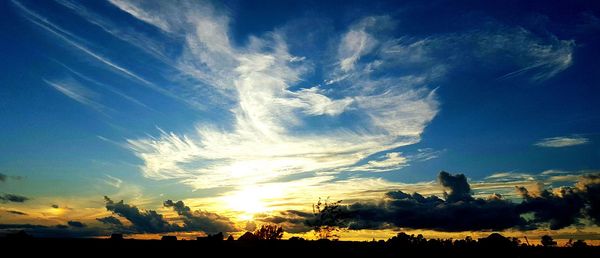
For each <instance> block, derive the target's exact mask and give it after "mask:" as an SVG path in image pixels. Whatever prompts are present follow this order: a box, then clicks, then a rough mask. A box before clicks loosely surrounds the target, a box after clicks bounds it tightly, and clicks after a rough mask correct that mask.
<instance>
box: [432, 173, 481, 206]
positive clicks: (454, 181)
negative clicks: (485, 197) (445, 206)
mask: <svg viewBox="0 0 600 258" xmlns="http://www.w3.org/2000/svg"><path fill="white" fill-rule="evenodd" d="M438 181H439V182H440V184H441V185H442V186H443V187H444V188H445V189H448V190H450V192H449V193H448V192H444V198H445V199H446V201H447V202H457V201H471V200H473V197H472V196H471V194H472V193H471V186H470V185H469V183H468V182H467V177H465V175H463V174H457V175H450V173H448V172H446V171H442V172H440V174H439V175H438Z"/></svg>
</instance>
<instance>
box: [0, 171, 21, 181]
mask: <svg viewBox="0 0 600 258" xmlns="http://www.w3.org/2000/svg"><path fill="white" fill-rule="evenodd" d="M8 179H12V180H21V179H23V177H22V176H9V175H6V174H3V173H0V182H6V181H7V180H8Z"/></svg>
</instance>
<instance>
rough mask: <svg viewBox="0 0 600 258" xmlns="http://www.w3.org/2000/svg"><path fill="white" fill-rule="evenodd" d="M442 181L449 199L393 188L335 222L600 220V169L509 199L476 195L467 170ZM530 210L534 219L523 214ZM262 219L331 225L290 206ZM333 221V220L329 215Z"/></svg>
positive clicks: (503, 225) (525, 224)
mask: <svg viewBox="0 0 600 258" xmlns="http://www.w3.org/2000/svg"><path fill="white" fill-rule="evenodd" d="M438 182H439V183H440V185H441V186H442V187H443V188H444V189H445V192H444V199H442V198H439V197H437V196H434V195H432V196H423V195H421V194H419V193H412V194H409V193H405V192H403V191H391V192H388V193H386V195H385V198H383V199H382V200H379V201H378V202H371V203H367V202H358V203H352V204H349V205H343V206H340V207H339V209H338V215H337V216H338V218H339V220H335V221H336V222H335V225H334V226H340V227H343V228H347V229H383V228H412V229H431V230H437V231H448V232H456V231H480V230H504V229H509V228H515V229H521V230H526V229H535V228H539V227H546V226H548V227H550V228H551V229H560V228H564V227H567V226H570V225H577V224H580V223H583V222H582V221H581V218H587V219H588V220H589V221H591V222H592V223H595V224H596V225H598V224H599V222H600V215H599V214H600V204H599V203H600V200H599V198H600V175H598V174H595V175H586V176H583V177H582V178H581V180H580V181H579V182H578V183H577V185H576V187H563V188H560V189H556V190H554V192H553V191H550V190H543V191H541V192H540V193H539V194H537V195H533V194H531V193H529V191H528V190H527V189H525V188H523V187H517V190H518V191H519V192H520V193H521V195H522V197H523V201H522V202H521V203H515V202H511V201H509V200H504V199H503V198H502V196H501V195H500V194H492V195H490V196H489V197H487V198H476V197H473V193H472V191H471V187H470V185H469V183H468V181H467V178H466V177H465V176H464V175H462V174H457V175H451V174H449V173H447V172H443V171H442V172H441V173H440V174H439V176H438ZM528 213H531V214H533V219H531V220H526V219H525V218H524V217H523V215H524V214H528ZM258 220H259V221H263V222H269V223H276V224H281V225H284V226H285V225H287V227H292V228H293V227H294V226H296V228H297V229H300V230H304V231H309V230H310V228H311V226H315V225H317V226H318V225H331V223H329V222H322V221H319V217H318V216H315V215H314V214H312V213H303V212H298V211H285V212H280V213H278V214H277V215H272V216H263V217H259V218H258ZM329 221H334V220H329Z"/></svg>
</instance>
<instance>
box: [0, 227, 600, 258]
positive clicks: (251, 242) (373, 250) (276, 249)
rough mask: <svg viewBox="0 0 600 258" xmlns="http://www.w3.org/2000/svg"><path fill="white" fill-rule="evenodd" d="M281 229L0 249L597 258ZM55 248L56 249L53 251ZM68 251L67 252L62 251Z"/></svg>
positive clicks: (509, 242)
mask: <svg viewBox="0 0 600 258" xmlns="http://www.w3.org/2000/svg"><path fill="white" fill-rule="evenodd" d="M280 233H283V232H282V230H281V228H279V227H273V226H267V227H263V228H262V230H261V229H258V230H256V231H255V232H254V233H252V232H246V233H245V234H243V235H242V236H241V237H239V238H238V239H237V240H236V239H234V238H233V236H229V237H228V238H226V239H225V237H224V235H223V234H222V233H218V234H213V235H209V236H207V237H198V238H197V240H180V239H177V238H176V237H175V236H165V237H163V238H162V240H136V239H127V238H126V237H125V238H124V237H123V236H122V235H121V234H113V236H112V237H111V238H110V239H81V238H78V239H49V238H34V237H31V236H30V235H28V234H26V233H24V232H18V233H15V234H12V235H8V236H6V237H4V238H2V239H0V246H2V247H3V249H4V251H5V252H11V253H12V252H18V253H19V254H22V255H28V254H43V253H45V252H50V253H52V251H57V252H60V253H61V254H63V253H67V254H71V255H73V256H78V257H81V256H84V255H88V254H91V253H93V254H94V255H118V256H122V255H140V256H141V255H153V256H154V255H180V254H181V255H183V254H188V253H190V252H191V253H196V254H198V255H196V256H208V255H209V254H213V255H214V254H218V255H220V256H224V257H232V256H245V257H248V256H250V257H254V256H259V257H288V256H290V257H296V256H308V257H412V256H422V257H439V256H451V257H511V258H513V257H600V247H596V246H588V245H587V244H586V243H585V241H581V240H577V241H569V242H568V243H567V245H566V246H563V247H558V246H556V241H554V240H553V239H552V237H551V236H544V237H543V238H542V242H541V243H542V244H543V245H528V244H527V243H523V242H521V241H519V239H517V238H509V237H504V236H502V235H501V234H498V233H493V234H490V235H489V236H488V237H485V238H480V239H476V240H475V239H473V238H471V237H466V238H465V239H427V238H425V237H423V236H422V235H408V234H405V233H398V234H397V235H396V236H394V237H391V238H389V239H387V240H379V241H375V240H373V241H363V242H351V241H335V240H327V239H321V240H305V239H303V238H299V237H292V238H290V239H288V240H279V239H281V238H280V235H281V234H280ZM59 250H60V251H59ZM67 256H68V255H67Z"/></svg>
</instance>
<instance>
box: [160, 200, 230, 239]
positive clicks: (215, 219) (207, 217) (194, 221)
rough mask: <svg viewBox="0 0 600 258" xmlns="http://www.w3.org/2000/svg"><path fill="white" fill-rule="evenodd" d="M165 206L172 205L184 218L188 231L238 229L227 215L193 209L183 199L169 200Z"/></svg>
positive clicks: (214, 231)
mask: <svg viewBox="0 0 600 258" xmlns="http://www.w3.org/2000/svg"><path fill="white" fill-rule="evenodd" d="M164 206H165V207H171V208H173V210H174V211H175V212H177V214H179V216H180V217H181V218H182V219H183V229H184V230H187V231H203V232H206V233H218V232H232V231H236V227H235V224H234V223H233V222H232V221H231V220H230V219H229V218H227V217H223V216H220V215H218V214H216V213H212V212H207V211H201V210H197V211H191V209H190V207H188V206H185V204H184V203H183V202H182V201H178V202H173V201H171V200H167V201H165V202H164Z"/></svg>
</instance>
